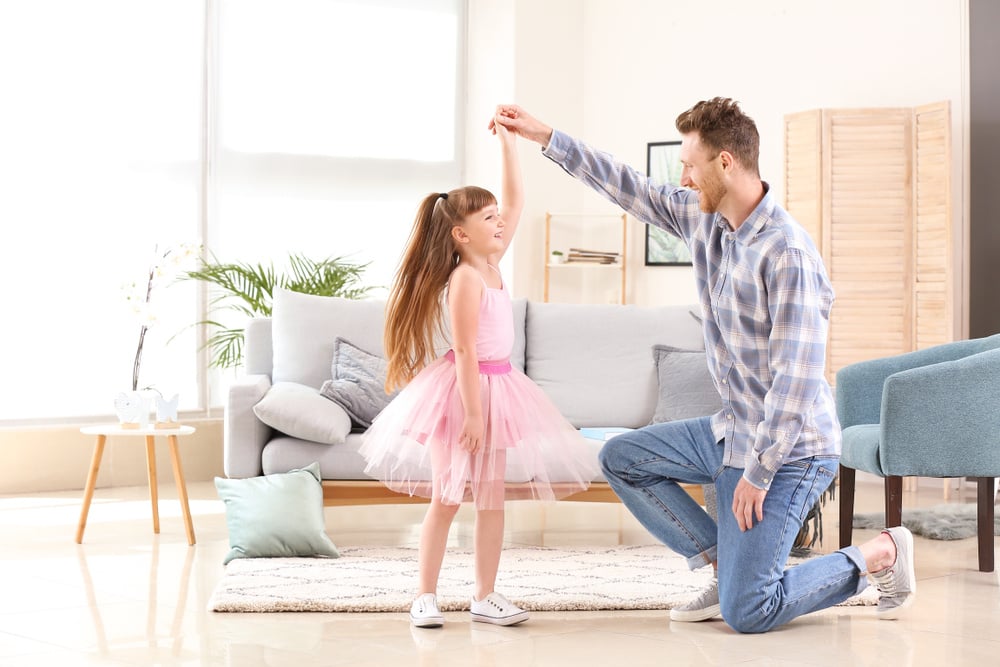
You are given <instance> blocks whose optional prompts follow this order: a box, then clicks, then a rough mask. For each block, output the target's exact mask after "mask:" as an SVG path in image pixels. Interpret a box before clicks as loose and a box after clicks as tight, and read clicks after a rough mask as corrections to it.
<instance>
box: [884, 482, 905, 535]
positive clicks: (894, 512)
mask: <svg viewBox="0 0 1000 667" xmlns="http://www.w3.org/2000/svg"><path fill="white" fill-rule="evenodd" d="M902 525H903V478H902V477H896V476H892V475H891V476H889V477H886V478H885V527H886V528H893V527H895V526H902Z"/></svg>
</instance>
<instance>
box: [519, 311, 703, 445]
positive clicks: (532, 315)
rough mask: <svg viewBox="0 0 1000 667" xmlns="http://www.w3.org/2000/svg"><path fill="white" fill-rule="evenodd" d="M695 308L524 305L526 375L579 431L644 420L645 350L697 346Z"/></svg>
mask: <svg viewBox="0 0 1000 667" xmlns="http://www.w3.org/2000/svg"><path fill="white" fill-rule="evenodd" d="M692 309H695V310H697V307H692V306H690V305H686V306H661V307H657V308H645V307H640V306H630V305H626V306H622V305H610V304H592V305H582V304H555V303H535V302H530V303H528V309H527V317H526V325H527V326H526V343H525V345H526V348H525V351H526V355H525V372H526V373H527V374H528V376H529V377H530V378H531V379H532V380H534V381H535V382H537V383H538V385H539V386H540V387H541V388H542V389H543V390H544V391H545V393H546V394H547V395H548V396H549V398H550V399H551V400H552V402H553V403H554V404H555V405H556V407H557V408H559V410H560V411H561V412H562V413H563V415H564V416H565V417H566V418H567V419H568V420H569V421H570V423H571V424H573V425H574V426H576V427H577V428H580V427H584V426H608V425H616V426H626V427H629V428H639V427H642V426H646V425H647V424H649V422H650V420H651V419H652V417H653V412H654V408H655V407H656V403H657V399H658V392H657V376H656V368H655V365H654V363H653V358H652V355H650V352H649V351H650V349H651V348H652V346H653V345H656V344H664V345H670V346H674V347H678V348H687V349H697V348H699V347H701V346H702V345H703V342H702V341H703V338H702V331H701V327H700V326H699V325H698V322H697V321H696V319H695V318H693V317H691V314H690V311H691V310H692Z"/></svg>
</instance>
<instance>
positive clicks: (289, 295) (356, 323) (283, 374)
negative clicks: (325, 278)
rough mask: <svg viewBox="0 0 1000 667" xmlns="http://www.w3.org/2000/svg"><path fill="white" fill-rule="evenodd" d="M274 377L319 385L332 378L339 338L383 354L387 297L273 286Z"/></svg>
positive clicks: (274, 379)
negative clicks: (333, 294)
mask: <svg viewBox="0 0 1000 667" xmlns="http://www.w3.org/2000/svg"><path fill="white" fill-rule="evenodd" d="M271 316H272V319H273V323H272V327H271V337H272V341H273V345H274V368H273V370H272V376H271V379H272V381H273V382H275V383H277V382H298V383H299V384H304V385H307V386H310V387H315V388H316V389H319V388H320V387H321V386H322V385H323V382H324V381H326V380H327V379H329V378H330V363H331V362H332V360H333V346H334V341H336V339H337V337H338V336H339V337H342V338H346V339H347V340H352V341H357V342H358V344H361V345H364V346H365V348H366V349H368V350H369V351H370V352H372V353H373V354H379V355H381V354H382V325H383V322H384V321H385V302H384V301H377V300H366V301H356V300H351V299H342V298H340V297H331V296H314V295H312V294H300V293H298V292H292V291H290V290H286V289H275V290H274V302H273V305H272V309H271Z"/></svg>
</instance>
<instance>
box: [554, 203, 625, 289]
mask: <svg viewBox="0 0 1000 667" xmlns="http://www.w3.org/2000/svg"><path fill="white" fill-rule="evenodd" d="M564 218H565V219H572V221H573V222H574V224H576V225H579V228H578V229H577V230H576V231H577V233H574V235H573V237H572V238H573V239H574V240H573V241H572V242H570V243H567V244H566V245H565V246H560V247H558V249H560V250H562V251H563V252H566V251H567V250H568V249H569V248H570V247H573V248H577V247H587V243H588V242H587V241H585V240H582V239H586V238H587V236H588V235H587V234H586V233H585V232H589V231H594V230H591V229H587V227H588V226H591V225H609V224H616V225H617V224H620V225H621V236H620V238H619V237H618V236H617V232H616V231H614V230H610V229H609V230H607V232H606V234H607V235H608V238H615V239H616V242H617V243H619V244H620V245H618V247H617V248H615V247H611V248H589V247H588V248H587V249H588V250H595V251H603V252H615V253H618V256H617V261H615V262H613V263H609V264H600V263H589V262H574V261H564V262H561V263H555V262H553V261H552V251H553V250H555V249H557V248H556V247H553V222H554V221H556V222H558V221H559V220H560V219H564ZM627 241H628V216H627V215H626V214H624V213H622V214H621V215H601V214H596V215H593V214H591V215H588V214H579V213H549V212H546V214H545V283H544V292H543V300H544V301H545V302H546V303H547V302H548V301H549V285H550V284H551V281H552V272H553V271H556V272H563V271H566V272H569V271H580V270H583V271H595V272H597V271H602V272H611V271H617V272H618V273H619V274H620V284H621V288H620V295H619V299H618V302H619V303H622V304H624V303H625V280H626V277H627V276H626V274H627V267H628V243H627Z"/></svg>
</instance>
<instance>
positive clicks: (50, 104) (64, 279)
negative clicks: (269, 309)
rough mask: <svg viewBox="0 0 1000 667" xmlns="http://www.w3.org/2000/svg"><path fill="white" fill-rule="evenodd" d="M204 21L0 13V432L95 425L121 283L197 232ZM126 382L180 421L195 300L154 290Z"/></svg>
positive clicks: (111, 378) (114, 387)
mask: <svg viewBox="0 0 1000 667" xmlns="http://www.w3.org/2000/svg"><path fill="white" fill-rule="evenodd" d="M203 30H204V28H203V8H201V7H199V5H198V3H191V2H183V3H182V2H173V1H171V0H155V1H154V0H143V1H142V2H135V1H134V0H91V1H88V2H86V3H81V2H77V1H76V0H37V1H35V2H17V3H3V4H0V89H2V90H3V91H4V99H5V102H4V108H3V113H2V117H3V122H2V123H0V146H2V147H3V148H2V150H0V184H2V185H0V188H2V192H3V195H2V196H0V220H3V233H4V238H3V242H2V243H0V267H2V269H0V270H2V271H3V281H2V284H3V306H4V310H5V317H4V326H3V345H2V349H3V365H2V367H3V373H4V381H3V382H2V383H0V420H33V419H41V418H46V419H50V418H53V417H67V418H69V417H78V416H86V415H100V414H103V415H108V414H111V413H112V411H113V400H114V397H115V395H116V394H117V392H119V391H122V390H126V389H130V388H131V380H132V361H133V355H134V354H135V349H136V346H137V344H138V338H139V329H140V327H139V323H138V321H137V320H136V319H135V318H134V316H133V315H132V314H131V313H130V312H129V310H128V308H127V305H126V302H125V299H124V298H123V295H122V290H121V286H122V284H123V283H125V282H127V281H132V280H143V279H144V274H145V272H146V271H147V270H148V266H149V262H150V260H151V259H152V256H153V252H154V247H155V246H156V244H158V243H159V244H161V245H162V244H164V243H171V242H174V241H181V240H193V239H194V238H196V237H197V234H198V211H199V187H198V183H199V180H200V166H199V161H198V158H199V155H200V144H199V142H200V134H201V129H200V117H201V113H200V109H201V80H202V44H203ZM157 296H158V297H162V299H161V301H160V303H158V304H157V305H158V306H159V314H160V321H161V324H160V325H159V326H157V327H155V328H153V329H151V330H150V333H149V335H148V337H147V340H146V343H145V353H144V358H143V363H142V373H141V377H140V382H141V383H142V384H155V385H156V386H158V387H162V388H163V390H164V391H165V392H170V393H171V394H172V393H175V392H176V393H179V394H180V395H181V397H182V401H183V404H182V407H187V408H190V407H193V406H194V405H195V403H196V401H197V391H196V384H195V383H196V373H197V369H196V362H195V356H196V355H195V352H196V343H195V338H194V334H193V331H188V332H187V333H182V334H181V335H180V336H178V338H176V339H175V340H173V341H172V342H171V343H170V344H169V345H168V344H166V341H167V339H168V338H170V337H171V336H173V335H174V334H175V333H178V331H180V330H181V329H182V328H183V327H184V326H185V325H186V324H189V323H190V322H192V321H194V320H195V318H196V315H197V311H196V310H195V298H194V291H193V288H192V289H191V290H186V289H184V288H183V287H178V288H176V289H175V288H170V289H166V290H163V291H162V292H161V293H160V294H158V295H157Z"/></svg>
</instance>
